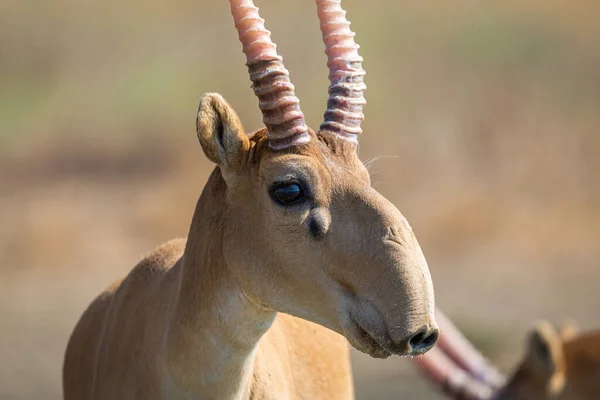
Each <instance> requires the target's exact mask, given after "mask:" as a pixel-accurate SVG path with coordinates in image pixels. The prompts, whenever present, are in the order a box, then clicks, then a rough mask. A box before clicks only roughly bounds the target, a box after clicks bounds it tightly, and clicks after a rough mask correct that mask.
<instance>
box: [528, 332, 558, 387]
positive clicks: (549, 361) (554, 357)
mask: <svg viewBox="0 0 600 400" xmlns="http://www.w3.org/2000/svg"><path fill="white" fill-rule="evenodd" d="M529 354H530V357H531V359H532V361H533V366H534V368H535V369H536V370H537V371H538V372H540V373H541V374H542V375H546V376H551V375H553V374H554V373H555V372H557V371H558V370H560V369H561V368H562V365H563V363H564V359H563V357H564V356H563V350H562V341H561V338H560V336H559V335H558V333H557V332H556V331H555V330H554V327H553V326H552V325H551V324H550V323H549V322H547V321H540V322H538V323H537V324H536V326H535V328H534V329H533V331H532V332H531V333H530V335H529Z"/></svg>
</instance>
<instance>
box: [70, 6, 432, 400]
mask: <svg viewBox="0 0 600 400" xmlns="http://www.w3.org/2000/svg"><path fill="white" fill-rule="evenodd" d="M316 3H317V10H318V16H319V21H320V25H321V31H322V34H323V41H324V42H325V52H326V53H327V56H328V66H329V71H330V72H329V79H330V82H331V85H330V86H329V100H328V102H327V110H326V112H325V118H324V122H323V123H322V125H321V127H320V129H319V131H317V132H315V131H313V130H311V129H309V128H307V126H306V125H305V122H304V116H303V114H302V112H301V111H300V107H299V101H298V99H297V97H296V96H295V95H294V87H293V85H292V84H291V83H290V80H289V77H288V72H287V70H286V69H285V67H284V66H283V62H282V58H281V57H280V56H279V55H278V54H277V52H276V50H275V45H274V44H273V43H272V42H271V40H270V32H269V31H267V30H266V29H265V27H264V24H263V22H264V20H263V19H261V18H260V17H259V15H258V9H257V8H256V7H255V6H254V5H253V4H252V1H250V0H230V4H231V13H232V15H233V19H234V23H235V26H236V28H237V30H238V33H239V38H240V41H241V42H242V46H243V51H244V54H245V55H246V57H247V66H248V70H249V74H250V79H251V80H252V83H253V89H254V92H255V94H256V95H257V97H258V99H259V108H260V110H261V111H262V113H263V121H264V123H265V126H266V129H261V130H259V131H257V132H255V133H253V134H251V135H246V133H245V132H244V130H243V128H242V125H241V123H240V121H239V118H238V116H237V114H236V113H235V111H234V110H233V109H232V108H231V107H230V105H229V104H228V103H227V102H225V100H224V99H223V98H222V97H221V96H220V95H218V94H206V95H204V96H203V97H202V98H201V100H200V105H199V109H198V117H197V133H198V139H199V141H200V144H201V146H202V149H203V151H204V153H205V155H206V156H207V157H208V158H209V159H210V160H211V161H213V162H214V163H215V164H217V167H216V168H215V170H214V171H213V173H212V175H211V177H210V178H209V180H208V182H207V184H206V185H205V187H204V190H203V192H202V195H201V196H200V199H199V200H198V203H197V206H196V211H195V213H194V217H193V219H192V223H191V227H190V232H189V235H188V238H187V241H186V240H174V241H171V242H168V243H166V244H164V245H162V246H160V247H159V248H158V249H156V250H155V251H154V252H152V253H151V254H150V255H149V256H147V257H146V258H144V259H143V260H142V261H141V262H140V263H139V264H138V265H137V266H136V267H135V268H134V269H133V270H132V271H131V272H130V274H129V275H128V276H127V277H126V278H125V279H124V280H122V281H118V282H116V283H115V284H113V285H112V286H110V287H109V288H108V289H107V290H106V291H105V292H104V293H102V294H101V295H100V296H99V297H98V298H97V299H96V300H95V301H94V302H93V303H92V304H91V305H90V306H89V308H88V309H87V310H86V312H85V313H84V315H83V316H82V318H81V320H80V321H79V323H78V324H77V326H76V328H75V330H74V332H73V334H72V336H71V339H70V341H69V345H68V347H67V351H66V355H65V363H64V378H63V382H64V393H65V398H66V399H67V400H69V399H86V398H90V399H91V398H93V399H117V398H123V399H152V398H180V397H183V398H205V399H242V398H252V399H267V398H269V399H286V398H289V399H291V398H295V399H300V398H302V399H350V398H353V389H352V379H351V374H350V363H349V359H348V348H347V346H346V340H345V339H344V337H345V338H346V339H348V341H349V342H350V343H351V344H352V345H353V346H354V347H356V348H357V349H359V350H361V351H363V352H365V353H368V354H369V355H371V356H373V357H380V358H385V357H388V356H390V355H392V354H394V355H405V356H406V355H411V356H414V355H420V354H423V353H425V352H426V351H427V350H429V349H430V348H431V347H432V346H433V345H434V344H435V342H436V340H437V338H438V327H437V324H436V322H435V316H434V295H433V285H432V282H431V277H430V274H429V270H428V267H427V263H426V261H425V258H424V256H423V254H422V252H421V248H420V246H419V244H418V242H417V240H416V238H415V236H414V234H413V232H412V229H411V227H410V225H409V224H408V222H407V221H406V219H405V218H404V217H403V216H402V215H401V214H400V212H398V210H397V209H396V207H394V206H393V205H392V204H391V203H390V202H389V201H387V200H386V199H385V198H384V197H383V196H382V195H380V194H379V193H378V192H376V191H375V190H374V189H373V188H372V187H371V185H370V178H369V174H368V173H367V171H366V169H365V167H364V166H363V164H362V163H361V162H360V161H359V159H358V156H357V152H356V144H357V139H358V135H359V134H360V133H361V128H360V123H361V121H362V119H363V114H362V109H363V106H364V104H365V100H364V97H363V92H364V89H365V85H364V83H363V77H364V75H365V72H364V70H363V69H362V66H361V62H362V58H361V57H360V56H359V55H358V52H357V49H358V46H357V45H356V44H355V43H354V40H353V36H354V33H353V32H352V31H351V30H350V29H349V25H350V24H349V22H348V21H347V20H346V19H345V12H344V11H343V10H342V9H341V6H340V0H318V1H317V2H316ZM283 313H285V314H283Z"/></svg>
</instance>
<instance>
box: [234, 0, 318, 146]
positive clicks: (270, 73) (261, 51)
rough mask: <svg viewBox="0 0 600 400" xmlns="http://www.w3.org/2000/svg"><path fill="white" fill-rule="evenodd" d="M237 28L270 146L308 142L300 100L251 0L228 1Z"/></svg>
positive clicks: (269, 33)
mask: <svg viewBox="0 0 600 400" xmlns="http://www.w3.org/2000/svg"><path fill="white" fill-rule="evenodd" d="M229 4H230V6H231V14H232V15H233V20H234V23H235V27H236V28H237V31H238V35H239V38H240V42H242V48H243V51H244V54H245V55H246V60H247V62H246V65H247V66H248V72H249V74H250V80H251V81H252V89H254V93H255V94H256V96H257V97H258V101H259V103H258V106H259V108H260V111H261V112H262V115H263V122H264V124H265V126H266V127H267V138H268V140H269V146H270V147H271V148H272V149H274V150H280V149H285V148H288V147H290V146H294V145H300V144H304V143H307V142H309V141H310V135H309V133H308V128H307V126H306V124H305V123H304V114H302V111H300V101H299V100H298V98H297V97H296V95H295V94H294V85H292V83H291V82H290V77H289V73H288V70H287V69H285V67H284V66H283V59H282V58H281V56H279V55H278V54H277V50H276V48H277V46H276V45H275V43H273V42H272V41H271V32H269V31H268V30H267V29H265V24H264V23H265V20H264V19H262V18H261V17H260V16H259V15H258V8H257V7H256V6H255V5H254V4H253V3H252V0H229Z"/></svg>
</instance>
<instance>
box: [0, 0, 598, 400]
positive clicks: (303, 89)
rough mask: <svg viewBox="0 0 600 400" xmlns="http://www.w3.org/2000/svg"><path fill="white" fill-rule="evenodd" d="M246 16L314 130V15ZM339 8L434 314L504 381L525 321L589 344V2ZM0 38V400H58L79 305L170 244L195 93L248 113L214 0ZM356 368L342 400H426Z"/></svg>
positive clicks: (323, 83)
mask: <svg viewBox="0 0 600 400" xmlns="http://www.w3.org/2000/svg"><path fill="white" fill-rule="evenodd" d="M256 4H257V5H258V6H261V7H262V8H261V13H262V16H263V17H264V18H266V20H267V28H268V29H270V30H271V31H272V32H273V38H274V40H275V42H277V43H278V45H279V51H280V53H281V54H282V55H283V56H284V58H285V62H286V66H287V68H288V69H289V70H290V72H291V76H292V80H293V82H294V84H295V85H296V88H297V92H296V93H297V94H298V96H299V97H300V99H301V101H302V109H303V111H304V113H305V114H306V115H307V118H308V122H309V123H310V125H311V126H312V127H318V125H319V122H320V120H321V116H322V112H323V111H324V109H325V100H326V96H327V95H326V93H327V84H328V81H327V69H326V65H325V55H324V54H323V45H322V43H321V38H320V33H319V28H318V23H317V19H316V12H315V6H314V2H313V1H310V0H293V1H292V0H286V1H275V0H257V1H256ZM344 6H345V8H346V9H347V10H348V16H349V18H350V19H351V21H352V22H353V28H354V30H355V31H356V32H357V41H358V42H359V43H360V44H361V46H362V48H361V55H362V56H363V57H364V58H365V62H364V66H365V69H366V70H367V73H368V75H367V78H366V80H367V84H368V91H367V100H368V104H367V107H366V109H365V114H366V120H365V122H364V134H363V136H361V148H360V156H361V158H362V159H363V160H365V161H366V160H371V159H373V158H374V157H375V158H376V161H375V162H374V164H373V166H372V168H371V170H372V172H373V175H374V177H373V178H374V179H373V180H374V184H375V186H376V188H377V189H378V190H379V191H381V192H382V193H383V194H384V195H386V196H387V197H388V198H389V199H390V200H391V201H392V202H394V203H395V204H396V205H397V206H398V207H399V209H400V210H401V211H402V212H403V213H404V214H405V215H406V216H407V218H408V220H409V221H410V222H411V224H412V226H413V227H414V229H415V232H416V233H417V236H418V237H419V240H420V242H421V245H422V247H423V249H424V252H425V254H426V256H427V258H428V261H429V264H430V267H431V270H432V274H433V277H434V281H435V289H436V296H437V302H438V305H439V306H440V307H441V308H442V309H444V310H445V311H446V312H447V313H448V314H449V316H450V317H451V318H452V319H453V320H454V321H455V322H456V323H457V324H458V325H459V327H460V328H461V329H462V330H463V331H464V332H465V333H466V334H467V335H468V337H469V338H470V339H471V340H472V341H474V342H475V343H476V344H477V346H478V347H479V348H480V349H481V350H482V351H483V352H484V353H485V354H486V355H487V356H489V357H490V358H491V359H492V360H493V361H494V362H495V363H496V364H497V365H499V366H500V367H501V368H502V369H503V370H504V371H508V370H509V369H510V368H511V367H512V366H513V365H514V363H515V362H516V360H517V359H518V358H519V356H520V352H521V349H522V341H523V338H524V334H525V332H526V331H527V330H528V329H529V327H531V326H532V324H533V322H534V321H535V320H536V319H538V318H548V319H550V320H551V321H553V322H560V321H562V320H564V319H567V318H568V319H572V320H575V321H577V322H578V323H579V324H580V325H581V326H582V327H583V328H594V327H595V328H600V311H599V309H600V290H599V286H600V285H599V284H600V243H599V238H600V180H599V178H600V112H599V111H600V24H599V23H598V21H600V3H597V2H594V1H589V0H588V1H586V0H572V1H567V0H530V1H527V2H523V1H511V0H508V1H503V2H482V1H472V0H455V1H452V2H447V1H441V0H429V1H408V0H370V1H368V2H367V1H365V0H362V1H361V0H344ZM0 38H1V39H0V399H2V400H8V399H18V400H21V399H59V398H61V384H60V376H61V364H62V357H63V353H64V348H65V345H66V341H67V339H68V335H69V334H70V332H71V330H72V328H73V326H74V324H75V323H76V321H77V319H78V318H79V316H80V315H81V313H82V311H83V310H84V309H85V307H86V306H87V305H88V304H89V302H90V301H91V300H92V298H93V297H94V296H95V295H96V294H97V293H98V292H99V291H100V290H101V289H102V288H104V287H105V286H106V285H107V284H108V283H110V282H112V281H113V280H115V279H116V278H118V277H120V276H122V275H124V274H126V273H127V272H128V271H129V270H130V269H131V268H132V267H133V265H134V264H135V263H136V262H137V261H138V260H139V259H140V257H141V256H142V255H144V254H145V253H147V252H148V251H150V250H151V249H152V248H154V247H155V246H157V245H158V244H160V243H161V242H164V241H166V240H168V239H170V238H172V237H174V236H185V235H186V234H187V229H188V226H189V222H190V220H191V216H192V212H193V209H194V206H195V203H196V200H197V198H198V195H199V193H200V191H201V190H202V187H203V185H204V183H205V181H206V178H207V176H208V174H209V173H210V171H211V170H212V168H213V166H212V165H211V164H210V163H209V162H207V160H206V159H205V157H204V156H203V154H202V152H201V149H200V146H199V145H198V143H197V140H196V137H195V113H196V106H197V102H198V99H199V97H200V95H201V94H202V93H204V92H211V91H216V92H220V93H221V94H223V95H224V96H225V98H226V99H228V101H229V102H230V103H231V104H232V105H233V106H234V108H235V109H236V110H237V111H238V112H239V114H240V116H241V118H242V121H243V122H244V125H245V128H246V130H247V131H252V130H254V129H257V128H259V127H260V126H261V124H260V121H261V116H260V113H259V112H258V108H257V100H256V99H255V97H254V95H253V93H252V90H251V89H250V81H249V79H248V76H247V73H246V67H245V66H244V62H245V59H244V57H243V55H242V53H241V45H240V43H239V42H238V39H237V35H236V31H235V29H234V28H233V25H232V20H231V16H230V14H229V9H228V3H227V2H226V1H225V0H220V1H214V0H211V1H208V0H200V1H189V0H175V1H170V2H166V1H155V0H146V1H141V0H118V1H117V0H105V1H80V0H53V1H47V2H41V1H33V0H4V1H2V2H1V3H0ZM353 357H354V359H353V361H354V363H355V374H356V378H355V380H356V386H357V398H358V399H392V398H407V399H412V398H418V399H440V398H441V397H440V396H439V395H438V394H437V393H436V392H435V390H433V389H432V388H430V387H429V386H428V384H427V383H426V382H425V381H424V380H423V379H421V378H420V377H419V376H418V375H417V373H416V372H415V370H414V369H413V368H411V365H410V361H407V360H401V359H391V360H386V361H381V360H372V359H369V358H368V357H366V356H363V355H360V354H356V353H355V354H354V356H353ZM403 396H404V397H403Z"/></svg>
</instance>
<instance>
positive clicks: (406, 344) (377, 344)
mask: <svg viewBox="0 0 600 400" xmlns="http://www.w3.org/2000/svg"><path fill="white" fill-rule="evenodd" d="M354 306H355V307H353V309H352V310H351V311H350V313H349V316H350V318H349V321H348V322H349V323H348V324H347V327H346V329H344V330H345V332H344V334H345V336H346V337H347V338H348V340H349V341H350V343H351V344H352V345H353V346H354V347H355V348H357V349H358V350H360V351H362V352H364V353H367V354H369V355H371V356H372V357H377V358H387V357H389V356H391V355H398V356H418V355H421V354H424V353H426V352H427V351H429V350H430V349H431V348H432V347H433V346H434V345H435V343H436V342H437V340H438V337H439V334H440V331H439V328H438V326H437V323H436V321H435V316H434V315H433V314H421V315H419V316H412V317H410V318H409V319H407V320H404V322H403V323H401V324H399V325H398V324H397V323H398V319H396V318H389V317H388V318H385V315H386V314H387V313H382V312H380V310H378V309H377V308H376V307H375V306H374V304H373V303H371V302H369V301H364V300H363V301H361V300H358V301H357V302H356V303H355V304H354Z"/></svg>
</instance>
